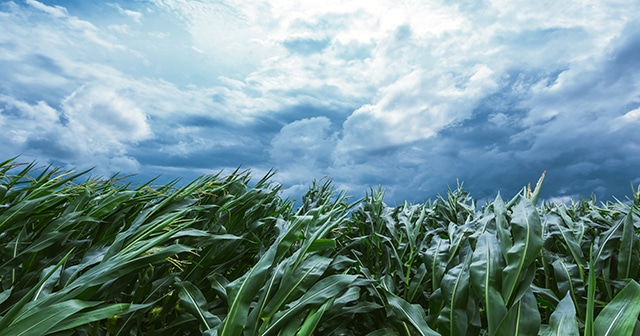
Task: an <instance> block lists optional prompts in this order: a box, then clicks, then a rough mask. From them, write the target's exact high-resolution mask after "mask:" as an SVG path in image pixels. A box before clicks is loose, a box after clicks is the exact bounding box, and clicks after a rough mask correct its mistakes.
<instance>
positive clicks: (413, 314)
mask: <svg viewBox="0 0 640 336" xmlns="http://www.w3.org/2000/svg"><path fill="white" fill-rule="evenodd" d="M385 296H386V298H387V303H388V304H389V309H390V310H391V312H393V314H395V316H396V317H397V318H399V319H400V320H401V321H404V322H407V323H409V324H411V325H412V326H413V327H414V328H415V330H416V332H417V334H418V335H422V336H438V335H439V334H438V333H437V332H435V331H434V330H433V329H431V328H430V327H429V325H428V324H427V316H426V314H425V312H424V309H423V308H422V307H421V306H420V305H419V304H410V303H409V302H407V301H405V300H404V299H402V298H401V297H399V296H397V295H395V294H393V293H391V292H389V291H385Z"/></svg>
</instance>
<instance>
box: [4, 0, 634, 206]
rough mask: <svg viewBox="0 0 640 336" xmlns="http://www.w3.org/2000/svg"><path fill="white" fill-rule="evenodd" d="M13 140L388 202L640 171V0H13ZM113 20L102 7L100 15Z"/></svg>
mask: <svg viewBox="0 0 640 336" xmlns="http://www.w3.org/2000/svg"><path fill="white" fill-rule="evenodd" d="M0 11H1V12H0V14H1V15H0V25H1V26H2V27H3V29H2V31H1V32H0V71H1V72H2V73H3V76H2V78H0V130H1V132H0V152H2V153H6V154H8V155H16V154H22V155H23V157H24V158H37V159H39V160H41V161H43V162H56V163H61V164H66V165H70V166H74V167H90V166H97V167H100V169H101V170H100V173H101V174H105V175H106V174H108V173H109V172H113V171H118V170H119V171H123V172H125V173H130V172H138V173H141V174H142V175H143V176H144V177H153V175H157V174H164V175H165V176H167V177H169V176H176V175H177V176H183V177H185V178H192V177H195V176H197V175H199V174H202V173H211V172H217V171H219V170H220V169H234V168H236V167H238V166H240V165H242V166H243V167H245V168H251V169H254V171H255V172H256V175H260V174H262V173H264V172H266V171H267V170H269V169H271V168H275V169H276V170H278V171H279V174H278V175H276V178H275V179H276V180H277V181H279V182H281V183H283V185H284V187H285V188H286V190H287V195H291V196H299V195H300V194H301V193H303V192H304V191H305V190H306V186H308V185H309V183H310V182H311V180H312V179H314V178H322V177H323V176H329V177H332V178H333V179H334V181H335V182H336V184H338V185H339V186H341V187H344V188H347V189H349V191H350V192H351V193H354V194H362V193H364V192H365V191H366V190H367V189H368V188H369V187H375V186H377V185H378V184H381V185H383V186H384V187H385V188H386V189H387V191H388V197H389V198H390V200H391V201H390V202H391V203H393V202H394V201H403V200H405V199H407V200H410V201H420V200H424V199H426V198H429V197H433V196H434V195H435V194H437V193H442V192H445V191H446V186H447V185H449V186H452V187H453V186H455V183H456V179H459V180H462V181H464V182H465V186H466V187H467V188H468V189H469V190H470V191H471V192H472V193H474V195H476V196H477V197H480V198H492V197H494V196H495V193H496V192H498V191H501V192H502V193H504V194H507V196H511V194H512V193H515V192H516V191H517V190H518V189H519V188H520V187H521V186H522V185H524V184H525V183H527V182H535V181H536V180H537V178H538V177H539V175H540V174H541V172H542V171H543V170H545V169H546V170H547V171H548V176H547V180H546V182H545V189H544V197H548V198H554V199H566V197H567V196H571V197H574V196H576V197H580V196H583V197H586V196H589V195H590V194H591V193H592V192H595V193H596V194H597V195H598V197H604V198H606V197H610V196H611V195H625V194H627V192H628V186H629V182H633V183H636V184H637V183H640V175H638V173H637V167H638V166H639V164H640V162H639V159H637V158H638V157H640V155H638V154H639V151H640V147H639V145H638V144H639V143H640V141H639V140H640V138H639V136H638V135H637V134H638V132H637V130H638V128H639V127H638V126H640V71H639V70H638V69H640V64H639V63H640V61H639V60H640V54H639V53H640V30H639V29H638V28H637V27H638V21H637V17H640V4H638V3H637V2H634V1H627V2H624V1H623V2H622V3H619V4H613V3H606V2H601V3H590V4H586V3H583V2H579V1H569V2H556V3H553V4H548V3H545V4H542V3H540V4H538V3H533V2H526V1H514V2H503V3H495V2H493V3H492V2H486V1H473V2H469V1H463V2H459V1H458V2H447V1H445V2H444V3H438V2H421V3H396V2H388V3H385V2H384V1H383V2H376V3H370V2H368V3H359V2H357V1H354V2H349V3H344V2H340V1H336V2H334V1H327V2H326V3H323V5H322V6H313V5H310V4H309V5H304V6H300V5H296V6H294V5H293V4H292V3H291V2H288V1H273V0H271V1H257V2H254V3H252V4H251V5H246V4H244V3H239V2H237V1H230V0H229V1H222V2H216V3H212V2H204V1H192V2H183V1H173V0H154V1H151V2H119V3H116V2H114V3H111V4H109V5H100V4H96V3H91V2H79V3H75V4H66V5H64V6H57V5H48V4H46V3H45V2H38V1H35V0H30V1H27V2H24V3H14V2H4V3H2V4H0ZM96 13H102V14H96Z"/></svg>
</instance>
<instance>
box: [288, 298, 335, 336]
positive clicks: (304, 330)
mask: <svg viewBox="0 0 640 336" xmlns="http://www.w3.org/2000/svg"><path fill="white" fill-rule="evenodd" d="M334 301H335V298H332V299H330V300H329V301H327V302H325V303H324V304H323V305H322V306H320V307H319V308H312V309H311V310H310V311H309V313H308V314H307V317H306V318H305V320H304V322H303V323H302V326H301V327H300V330H299V331H298V332H297V333H296V336H312V335H313V333H314V332H315V330H316V328H317V327H318V323H320V320H321V319H322V316H323V315H324V313H325V312H326V311H327V310H330V309H331V306H332V305H333V302H334Z"/></svg>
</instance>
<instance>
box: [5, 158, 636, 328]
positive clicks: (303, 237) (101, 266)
mask: <svg viewBox="0 0 640 336" xmlns="http://www.w3.org/2000/svg"><path fill="white" fill-rule="evenodd" d="M88 174H90V172H87V171H85V172H73V171H65V170H63V169H61V168H54V167H38V166H37V164H35V163H29V164H22V163H17V162H16V159H15V158H13V159H9V160H6V161H4V162H0V244H1V245H0V246H1V248H0V335H47V334H55V335H76V334H77V335H128V334H140V335H145V334H154V333H160V334H173V335H176V334H177V335H201V334H204V335H371V336H375V335H638V334H640V329H639V328H638V327H637V325H638V315H639V314H640V285H639V284H638V281H640V279H639V277H640V260H639V259H640V236H639V230H640V210H639V209H640V189H639V190H638V191H636V190H634V191H633V198H632V199H628V200H627V201H626V202H619V201H617V202H615V203H611V202H610V203H606V204H596V202H595V199H590V200H580V201H578V202H573V203H571V204H556V203H549V202H540V200H539V197H540V189H541V185H542V181H543V178H544V174H543V177H542V178H541V179H540V180H539V181H538V183H537V184H536V186H535V187H534V188H533V190H532V188H531V187H525V188H523V189H522V190H521V191H520V192H519V193H518V194H517V195H515V196H514V197H512V198H511V199H508V200H506V201H505V200H503V199H502V197H501V196H500V195H498V196H497V197H496V198H495V199H494V200H493V201H490V202H488V203H487V204H485V205H483V206H481V207H478V205H477V204H476V202H475V201H474V200H473V198H471V196H470V195H469V194H468V193H467V192H465V191H464V190H463V189H462V187H461V185H459V186H458V188H457V189H455V190H449V192H448V193H447V194H446V195H445V196H440V197H438V198H437V199H436V200H435V201H433V202H432V201H427V202H425V203H420V204H409V203H406V202H405V203H402V204H400V205H398V206H395V207H390V206H387V205H386V204H385V202H384V191H383V190H382V189H381V188H378V189H372V190H371V191H370V192H369V193H367V194H366V196H365V197H364V198H362V199H359V200H354V201H351V202H350V201H349V198H348V197H347V195H346V194H345V193H343V192H339V191H337V190H336V189H335V188H334V187H333V186H332V183H331V180H323V181H319V182H318V181H314V182H313V183H312V185H311V186H310V188H309V191H308V192H307V193H306V194H305V195H304V196H303V197H302V200H301V204H300V205H298V206H296V202H295V200H290V199H282V198H280V196H279V191H280V187H279V186H278V185H277V184H272V183H271V182H269V181H270V179H271V178H272V176H273V174H274V173H273V172H269V173H268V174H267V175H266V176H264V177H263V178H262V179H259V180H258V181H257V182H255V183H254V182H252V178H251V176H250V172H249V171H239V170H236V171H234V172H232V173H231V174H228V175H226V176H223V175H222V173H219V174H214V175H207V176H202V177H199V178H197V179H195V180H193V181H191V182H188V183H181V182H180V181H179V180H174V181H172V182H169V183H167V184H165V185H159V186H158V185H155V184H154V183H155V181H154V180H151V181H148V182H146V183H142V184H139V185H132V184H131V183H126V182H125V178H124V177H120V176H118V175H115V176H111V177H109V178H100V177H88ZM538 203H541V204H538Z"/></svg>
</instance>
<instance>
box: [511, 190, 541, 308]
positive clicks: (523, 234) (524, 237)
mask: <svg viewBox="0 0 640 336" xmlns="http://www.w3.org/2000/svg"><path fill="white" fill-rule="evenodd" d="M511 233H512V237H513V246H511V248H509V250H508V251H507V253H506V255H507V258H506V263H507V265H506V267H505V269H504V270H503V271H502V297H503V298H504V300H505V302H507V304H509V305H511V303H512V302H515V301H516V300H518V299H519V298H518V297H517V296H518V295H521V294H520V293H517V292H516V289H517V288H518V287H520V288H522V286H520V281H521V280H522V278H523V276H524V273H525V271H526V270H527V269H528V268H529V266H530V265H531V264H532V263H533V262H534V261H535V259H536V258H537V257H538V256H539V255H540V250H541V249H542V224H541V223H540V215H539V214H538V212H537V211H536V208H535V207H534V205H533V203H531V202H530V201H529V200H527V199H525V198H522V199H521V200H520V202H519V203H518V204H517V205H516V206H515V208H514V209H513V214H512V218H511ZM528 285H529V284H526V286H527V287H528ZM525 288H526V287H525Z"/></svg>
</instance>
